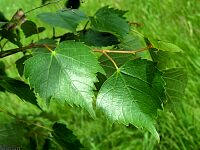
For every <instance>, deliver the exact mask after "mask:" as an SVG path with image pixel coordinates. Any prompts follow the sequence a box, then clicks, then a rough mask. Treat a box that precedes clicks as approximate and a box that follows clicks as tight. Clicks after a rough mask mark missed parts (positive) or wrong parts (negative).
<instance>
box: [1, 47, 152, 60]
mask: <svg viewBox="0 0 200 150" xmlns="http://www.w3.org/2000/svg"><path fill="white" fill-rule="evenodd" d="M31 48H47V49H48V50H50V51H52V50H51V49H52V48H54V46H53V45H47V44H36V43H32V44H30V45H27V46H24V47H19V48H14V49H10V50H5V51H1V52H0V58H3V57H6V56H9V55H13V54H16V53H18V52H25V51H26V50H28V49H31ZM149 48H152V45H149V46H148V47H145V48H141V49H138V50H131V51H126V50H119V51H118V50H99V49H94V50H93V52H99V53H103V54H104V53H118V54H136V53H138V52H143V51H145V50H148V49H149Z"/></svg>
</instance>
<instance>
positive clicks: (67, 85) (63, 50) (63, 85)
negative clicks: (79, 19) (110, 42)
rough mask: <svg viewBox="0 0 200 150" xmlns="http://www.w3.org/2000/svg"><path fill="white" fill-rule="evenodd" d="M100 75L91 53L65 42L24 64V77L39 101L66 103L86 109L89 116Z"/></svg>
mask: <svg viewBox="0 0 200 150" xmlns="http://www.w3.org/2000/svg"><path fill="white" fill-rule="evenodd" d="M97 72H101V73H104V72H103V69H102V68H101V66H100V65H99V64H98V61H97V58H96V57H95V55H94V54H93V53H92V50H91V49H90V48H89V47H87V46H85V45H84V44H82V43H79V42H73V41H65V42H62V43H60V44H59V45H58V47H57V48H56V49H55V51H52V52H49V51H38V52H37V53H35V54H34V56H33V57H31V58H30V59H28V60H26V61H25V76H26V77H27V78H29V81H30V85H31V87H33V88H34V89H35V91H36V92H37V93H39V95H40V96H41V97H42V98H45V99H46V100H47V101H49V100H50V99H51V98H54V99H57V100H59V101H66V102H67V103H69V104H75V105H77V106H81V107H83V108H85V109H86V110H87V111H88V112H89V113H90V114H91V115H92V116H94V115H95V114H94V110H93V106H92V101H93V99H92V97H94V93H93V90H94V89H95V86H94V82H96V80H97V78H96V73H97Z"/></svg>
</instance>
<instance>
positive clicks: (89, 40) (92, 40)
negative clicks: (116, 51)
mask: <svg viewBox="0 0 200 150" xmlns="http://www.w3.org/2000/svg"><path fill="white" fill-rule="evenodd" d="M80 41H82V42H84V43H85V44H87V45H89V46H97V47H103V46H111V45H116V44H118V43H119V41H118V39H117V37H116V36H114V35H112V34H110V33H107V32H98V31H94V30H87V31H84V32H82V33H81V34H80Z"/></svg>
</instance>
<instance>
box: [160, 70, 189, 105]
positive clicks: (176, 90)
mask: <svg viewBox="0 0 200 150" xmlns="http://www.w3.org/2000/svg"><path fill="white" fill-rule="evenodd" d="M163 73H164V74H163V79H164V80H165V83H166V85H165V89H166V96H167V100H168V103H167V104H169V105H172V106H173V107H174V106H175V107H174V108H175V109H176V108H177V107H176V105H177V104H179V103H180V101H181V100H182V98H183V96H184V92H185V88H186V85H187V73H186V72H185V71H184V69H183V68H171V69H166V70H163Z"/></svg>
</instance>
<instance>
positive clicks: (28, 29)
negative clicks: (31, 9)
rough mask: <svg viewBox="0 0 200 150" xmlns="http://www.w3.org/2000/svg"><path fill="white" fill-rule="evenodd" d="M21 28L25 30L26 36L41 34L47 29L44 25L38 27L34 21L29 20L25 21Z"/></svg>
mask: <svg viewBox="0 0 200 150" xmlns="http://www.w3.org/2000/svg"><path fill="white" fill-rule="evenodd" d="M21 29H22V30H23V32H24V35H25V37H26V38H27V37H30V36H32V35H34V34H39V33H41V32H43V31H44V30H45V28H44V27H39V28H38V27H37V25H36V24H35V23H34V22H33V21H29V20H27V21H26V22H25V23H23V24H22V25H21Z"/></svg>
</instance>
